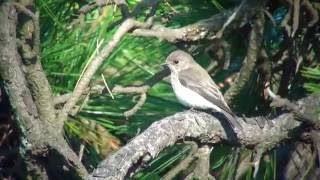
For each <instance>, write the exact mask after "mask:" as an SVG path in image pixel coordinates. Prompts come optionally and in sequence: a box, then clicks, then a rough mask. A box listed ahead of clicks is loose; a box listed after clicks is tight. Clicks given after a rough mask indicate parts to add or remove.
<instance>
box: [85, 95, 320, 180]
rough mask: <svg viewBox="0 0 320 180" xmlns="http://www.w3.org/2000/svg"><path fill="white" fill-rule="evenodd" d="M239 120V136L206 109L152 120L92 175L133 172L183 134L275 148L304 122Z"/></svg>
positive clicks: (290, 117)
mask: <svg viewBox="0 0 320 180" xmlns="http://www.w3.org/2000/svg"><path fill="white" fill-rule="evenodd" d="M319 101H320V97H308V98H305V99H303V100H302V101H300V102H299V103H301V104H312V105H314V106H316V105H318V103H319ZM257 118H260V117H257ZM257 118H248V119H251V120H252V119H257ZM238 121H239V122H240V123H241V124H242V126H243V131H241V132H237V136H238V137H237V138H233V136H232V133H231V132H229V131H230V130H229V129H225V128H224V127H223V126H222V125H221V123H220V121H219V119H218V118H217V117H214V116H211V115H209V114H207V113H204V112H195V111H185V112H180V113H177V114H175V115H173V116H169V117H167V118H164V119H162V120H160V121H157V122H155V123H153V124H152V125H151V126H150V127H149V128H148V129H146V130H145V131H144V132H143V133H142V134H140V135H139V136H137V137H135V138H134V139H133V140H132V141H131V142H129V143H128V144H127V145H126V146H124V147H123V148H121V149H120V150H119V151H118V152H116V153H115V154H113V155H112V156H110V157H109V158H108V159H106V160H104V161H102V162H101V163H100V165H99V166H98V168H97V169H96V170H95V171H94V172H93V173H92V174H91V176H90V178H91V179H93V178H96V179H99V178H111V179H112V178H113V179H123V178H124V177H127V176H129V175H130V173H132V172H129V171H130V170H131V171H132V170H133V167H135V168H138V167H139V166H140V165H141V164H140V163H144V162H141V161H146V160H150V157H151V158H155V157H156V156H157V155H158V154H159V153H160V152H161V151H162V150H163V149H164V148H165V147H168V146H171V145H173V144H174V143H175V142H176V141H178V140H180V139H184V138H191V139H197V140H200V141H201V142H204V143H221V142H228V143H230V144H231V145H234V146H238V145H243V146H246V147H248V148H252V147H255V148H260V149H266V150H268V149H272V148H273V147H275V146H276V145H277V144H279V143H280V142H282V141H284V140H287V139H290V138H293V136H292V135H294V133H292V131H293V130H294V129H296V128H298V127H299V126H300V125H301V122H299V121H296V120H294V115H293V114H291V113H286V114H282V115H280V116H278V117H276V118H274V119H272V122H273V125H272V127H271V126H269V125H266V126H265V127H264V128H263V129H261V128H260V127H259V126H258V125H251V124H245V123H244V122H243V121H242V120H241V118H238ZM295 136H298V135H297V134H295Z"/></svg>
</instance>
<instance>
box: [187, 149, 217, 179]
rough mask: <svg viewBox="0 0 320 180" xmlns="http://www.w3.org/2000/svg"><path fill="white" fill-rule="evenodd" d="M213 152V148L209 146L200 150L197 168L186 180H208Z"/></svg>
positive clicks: (197, 155)
mask: <svg viewBox="0 0 320 180" xmlns="http://www.w3.org/2000/svg"><path fill="white" fill-rule="evenodd" d="M211 151H212V148H211V147H210V146H208V145H203V146H201V147H200V148H199V149H198V151H197V154H196V157H197V160H196V162H195V163H196V167H195V169H194V170H193V173H191V174H190V175H189V176H188V177H187V178H186V179H208V176H209V169H210V154H211Z"/></svg>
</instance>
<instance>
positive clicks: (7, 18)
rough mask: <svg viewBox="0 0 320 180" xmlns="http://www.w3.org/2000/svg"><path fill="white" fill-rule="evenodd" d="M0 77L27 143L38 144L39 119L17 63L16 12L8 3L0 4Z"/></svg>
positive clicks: (18, 62)
mask: <svg viewBox="0 0 320 180" xmlns="http://www.w3.org/2000/svg"><path fill="white" fill-rule="evenodd" d="M0 8H1V9H0V13H1V16H0V24H1V26H2V28H0V36H1V38H0V76H1V78H2V79H3V82H4V86H5V89H6V91H7V93H8V95H9V98H10V103H11V106H12V108H13V109H14V113H15V115H16V119H17V120H18V121H19V125H20V127H21V128H23V129H22V131H23V132H24V133H25V134H26V138H27V141H28V142H27V143H31V144H29V145H34V144H32V143H39V144H41V142H39V137H40V132H41V128H40V125H41V121H40V120H39V117H38V110H37V107H36V105H35V103H34V102H33V99H32V96H31V92H30V90H29V89H28V85H27V82H26V79H25V78H24V73H23V70H22V68H21V67H22V66H21V60H20V56H19V54H18V49H17V48H18V47H17V45H16V44H17V41H16V31H15V29H16V23H17V14H16V11H15V8H14V7H13V6H12V5H10V4H9V3H3V4H1V6H0Z"/></svg>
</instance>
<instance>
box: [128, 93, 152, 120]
mask: <svg viewBox="0 0 320 180" xmlns="http://www.w3.org/2000/svg"><path fill="white" fill-rule="evenodd" d="M146 100H147V94H146V93H142V94H141V95H140V99H139V100H138V102H137V103H136V105H134V106H133V108H131V109H130V110H128V111H126V112H124V113H123V115H124V116H125V117H126V118H128V117H130V116H133V115H134V114H135V113H136V112H137V111H138V110H139V109H140V108H141V107H142V106H143V105H144V103H145V102H146Z"/></svg>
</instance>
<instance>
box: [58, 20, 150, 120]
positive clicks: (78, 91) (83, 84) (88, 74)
mask: <svg viewBox="0 0 320 180" xmlns="http://www.w3.org/2000/svg"><path fill="white" fill-rule="evenodd" d="M151 22H152V18H150V19H149V20H148V21H147V22H146V23H142V22H139V21H135V20H133V19H127V20H125V21H124V22H123V23H122V24H121V25H120V27H119V28H118V30H117V31H116V33H115V34H114V36H113V37H112V39H111V40H110V41H109V43H108V44H107V45H106V46H105V47H104V48H103V49H102V50H101V51H100V52H99V53H98V54H96V56H95V57H94V59H93V60H92V61H91V63H90V64H89V65H88V67H87V69H86V71H85V72H84V74H83V77H82V78H81V79H80V80H79V83H78V85H77V86H76V87H75V89H74V91H73V93H72V96H71V97H70V98H69V99H68V101H67V102H66V104H65V105H64V107H63V109H62V110H61V113H60V115H59V118H58V119H59V120H60V121H64V120H66V118H67V116H68V113H70V111H71V109H72V108H73V107H74V106H75V105H76V103H77V102H78V100H79V98H80V96H81V95H82V93H83V91H84V90H85V89H86V88H87V87H88V85H89V83H90V80H91V78H92V77H93V75H94V74H95V73H96V71H97V70H98V68H99V67H100V65H101V64H102V63H103V61H104V60H105V59H106V58H107V57H108V56H109V55H110V53H111V52H112V50H113V49H114V48H115V47H116V46H117V44H118V42H119V41H120V40H121V39H122V37H123V36H124V35H125V34H126V33H127V32H129V31H130V30H132V29H134V28H137V27H140V28H147V27H148V26H150V25H151Z"/></svg>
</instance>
